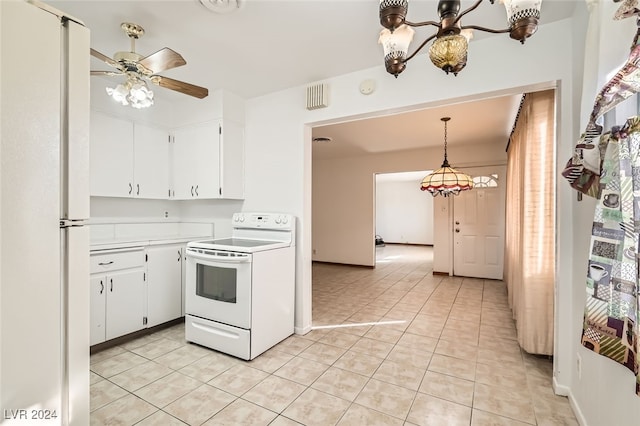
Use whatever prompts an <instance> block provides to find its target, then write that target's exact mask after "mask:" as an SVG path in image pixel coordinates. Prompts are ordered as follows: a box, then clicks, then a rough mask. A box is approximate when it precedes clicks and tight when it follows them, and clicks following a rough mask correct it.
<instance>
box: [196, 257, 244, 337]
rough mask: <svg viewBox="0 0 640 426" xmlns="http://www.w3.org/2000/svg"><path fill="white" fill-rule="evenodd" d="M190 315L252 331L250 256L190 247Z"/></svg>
mask: <svg viewBox="0 0 640 426" xmlns="http://www.w3.org/2000/svg"><path fill="white" fill-rule="evenodd" d="M186 280H187V283H186V289H185V291H186V295H185V297H186V303H185V311H186V313H187V314H190V315H194V316H197V317H200V318H205V319H208V320H212V321H218V322H221V323H223V324H228V325H232V326H235V327H241V328H245V329H249V328H251V254H249V253H236V252H227V251H220V250H206V249H198V248H187V271H186Z"/></svg>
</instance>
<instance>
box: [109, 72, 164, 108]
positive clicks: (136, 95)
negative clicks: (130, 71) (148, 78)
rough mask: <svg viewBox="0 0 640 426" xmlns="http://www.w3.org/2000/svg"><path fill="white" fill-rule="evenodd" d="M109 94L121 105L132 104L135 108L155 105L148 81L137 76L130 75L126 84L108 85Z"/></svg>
mask: <svg viewBox="0 0 640 426" xmlns="http://www.w3.org/2000/svg"><path fill="white" fill-rule="evenodd" d="M106 90H107V94H108V95H109V96H111V98H113V100H115V101H116V102H118V103H119V104H120V105H123V106H127V105H131V106H132V107H133V108H136V109H140V108H148V107H150V106H151V105H153V91H151V90H150V89H149V87H148V86H147V83H146V82H145V81H144V80H141V79H139V78H136V77H131V76H130V77H129V78H128V79H127V81H126V83H125V84H118V85H117V86H116V87H114V88H111V87H107V88H106Z"/></svg>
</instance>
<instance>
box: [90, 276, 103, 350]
mask: <svg viewBox="0 0 640 426" xmlns="http://www.w3.org/2000/svg"><path fill="white" fill-rule="evenodd" d="M89 287H90V296H89V299H90V302H89V303H90V306H89V311H90V320H89V322H90V332H89V334H90V343H89V344H90V345H95V344H98V343H102V342H104V341H105V339H106V334H105V314H106V312H105V307H106V305H105V303H106V300H107V277H106V276H104V275H101V276H96V277H91V279H90V280H89Z"/></svg>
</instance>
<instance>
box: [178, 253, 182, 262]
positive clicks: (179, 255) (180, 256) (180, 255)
mask: <svg viewBox="0 0 640 426" xmlns="http://www.w3.org/2000/svg"><path fill="white" fill-rule="evenodd" d="M180 259H182V254H180V250H178V262H180Z"/></svg>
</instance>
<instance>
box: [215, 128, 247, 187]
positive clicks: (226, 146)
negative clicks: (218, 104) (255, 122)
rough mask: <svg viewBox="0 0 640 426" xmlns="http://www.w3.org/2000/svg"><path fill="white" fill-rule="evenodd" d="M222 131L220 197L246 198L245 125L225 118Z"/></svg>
mask: <svg viewBox="0 0 640 426" xmlns="http://www.w3.org/2000/svg"><path fill="white" fill-rule="evenodd" d="M221 128H222V132H221V133H220V157H221V158H220V197H221V198H229V199H243V198H244V127H243V126H241V125H240V124H237V123H235V122H233V121H229V120H223V121H222V124H221Z"/></svg>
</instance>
